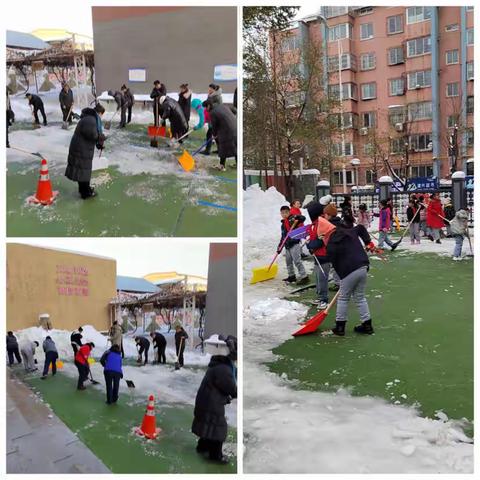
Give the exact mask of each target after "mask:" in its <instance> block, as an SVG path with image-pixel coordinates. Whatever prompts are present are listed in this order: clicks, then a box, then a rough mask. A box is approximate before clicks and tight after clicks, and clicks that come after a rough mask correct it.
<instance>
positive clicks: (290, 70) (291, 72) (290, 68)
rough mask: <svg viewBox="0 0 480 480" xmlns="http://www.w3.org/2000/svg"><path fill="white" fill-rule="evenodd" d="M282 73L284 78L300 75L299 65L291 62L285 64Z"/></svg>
mask: <svg viewBox="0 0 480 480" xmlns="http://www.w3.org/2000/svg"><path fill="white" fill-rule="evenodd" d="M284 68H285V71H284V75H285V78H297V77H299V76H300V65H299V64H298V63H292V64H290V65H285V67H284Z"/></svg>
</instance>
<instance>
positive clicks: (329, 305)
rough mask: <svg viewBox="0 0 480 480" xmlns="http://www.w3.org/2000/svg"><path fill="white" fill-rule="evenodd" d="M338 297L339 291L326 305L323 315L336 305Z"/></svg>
mask: <svg viewBox="0 0 480 480" xmlns="http://www.w3.org/2000/svg"><path fill="white" fill-rule="evenodd" d="M339 295H340V290H338V292H337V293H336V294H335V296H334V297H333V298H332V301H331V302H330V303H329V304H328V306H327V308H326V309H325V310H324V312H325V313H328V312H329V311H330V309H331V308H332V307H333V306H334V305H335V304H336V303H337V299H338V296H339Z"/></svg>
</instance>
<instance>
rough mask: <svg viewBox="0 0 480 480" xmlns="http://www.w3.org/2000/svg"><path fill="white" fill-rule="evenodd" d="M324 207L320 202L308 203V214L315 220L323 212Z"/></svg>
mask: <svg viewBox="0 0 480 480" xmlns="http://www.w3.org/2000/svg"><path fill="white" fill-rule="evenodd" d="M323 208H324V207H323V205H322V204H320V203H318V202H310V203H309V204H308V205H307V211H308V215H309V217H310V220H311V221H312V222H314V221H315V220H316V219H317V218H318V217H319V216H320V215H321V214H322V213H323Z"/></svg>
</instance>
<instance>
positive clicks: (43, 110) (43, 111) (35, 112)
mask: <svg viewBox="0 0 480 480" xmlns="http://www.w3.org/2000/svg"><path fill="white" fill-rule="evenodd" d="M39 110H40V113H41V114H42V117H43V124H44V125H46V124H47V116H46V115H45V109H44V107H43V105H42V106H41V107H40V108H34V109H33V116H34V117H35V123H40V120H39V119H38V111H39Z"/></svg>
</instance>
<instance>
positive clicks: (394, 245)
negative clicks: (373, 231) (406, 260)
mask: <svg viewBox="0 0 480 480" xmlns="http://www.w3.org/2000/svg"><path fill="white" fill-rule="evenodd" d="M419 213H420V209H418V210H417V211H416V212H415V215H414V216H413V218H412V219H411V220H410V222H409V223H408V225H407V226H406V227H405V230H404V231H403V233H402V235H401V237H400V240H397V241H396V242H395V243H394V244H393V245H392V247H391V248H392V249H395V248H397V247H398V246H399V245H400V243H401V242H402V240H403V237H404V236H405V235H406V234H407V232H408V229H409V228H410V225H411V224H412V223H413V221H414V220H415V217H416V216H417V215H418V214H419Z"/></svg>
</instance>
